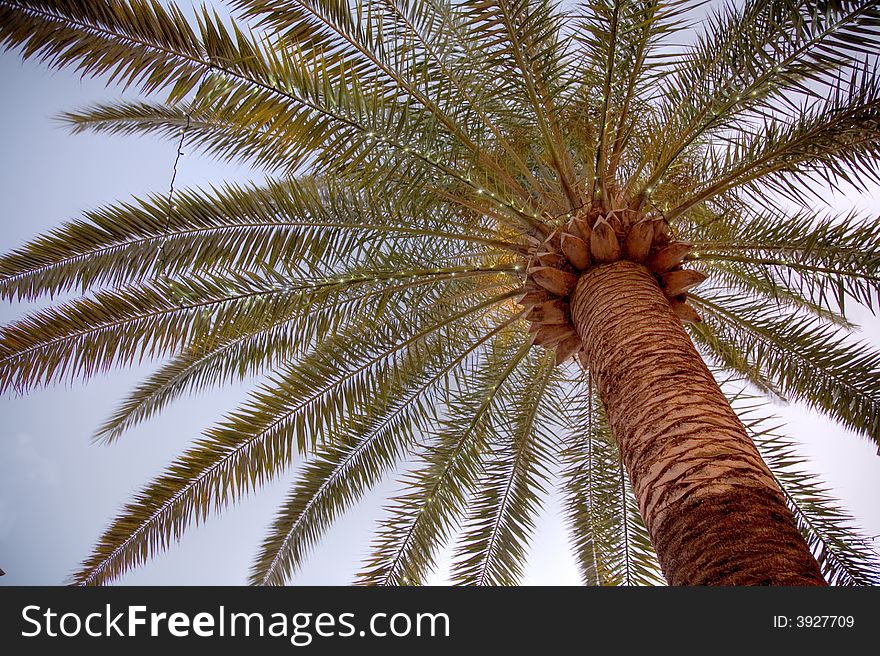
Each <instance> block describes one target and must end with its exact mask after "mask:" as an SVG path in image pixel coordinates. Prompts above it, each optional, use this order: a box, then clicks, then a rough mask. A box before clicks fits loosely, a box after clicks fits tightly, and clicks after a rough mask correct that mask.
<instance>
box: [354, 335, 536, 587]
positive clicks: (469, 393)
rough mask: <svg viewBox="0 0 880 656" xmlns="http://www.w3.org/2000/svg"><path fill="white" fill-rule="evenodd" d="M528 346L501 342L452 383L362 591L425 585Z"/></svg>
mask: <svg viewBox="0 0 880 656" xmlns="http://www.w3.org/2000/svg"><path fill="white" fill-rule="evenodd" d="M502 339H503V342H504V343H503V344H499V343H498V342H499V340H502ZM530 346H531V344H530V341H524V340H523V338H522V336H521V335H517V334H507V335H506V336H504V335H501V336H499V337H498V338H496V340H494V341H493V349H492V351H491V352H490V353H489V354H487V356H486V357H485V358H483V359H482V361H480V362H479V363H478V364H476V365H475V366H474V367H473V371H470V372H468V374H467V376H461V377H460V378H459V379H458V380H456V381H455V385H454V386H452V389H451V390H450V394H451V398H450V400H449V401H448V402H446V403H445V404H444V409H445V411H446V416H445V417H443V420H442V422H441V423H440V425H439V426H438V428H437V429H436V435H435V436H432V439H431V444H430V446H428V447H427V448H424V449H422V453H421V454H420V461H421V462H420V464H419V466H417V469H416V470H415V471H414V472H413V473H411V474H409V475H408V476H407V488H408V491H407V492H405V493H404V494H402V495H400V496H397V497H395V498H394V499H393V500H392V504H393V505H392V507H391V510H390V516H389V517H388V518H387V519H385V520H384V521H383V523H382V528H381V529H380V530H379V532H378V534H377V537H376V538H375V540H374V546H373V553H372V555H371V556H370V557H369V560H368V561H367V563H366V564H365V570H364V571H363V572H361V573H360V574H359V576H358V580H359V582H360V583H362V584H368V585H410V584H418V583H419V582H421V581H422V580H424V577H425V575H426V574H427V573H428V571H429V570H430V568H431V567H432V566H433V563H434V558H435V553H436V550H437V548H438V546H439V545H440V544H441V543H442V541H443V540H444V538H445V537H446V536H448V535H449V533H450V531H451V530H453V528H454V526H455V525H456V524H457V522H458V521H459V519H460V516H461V515H462V513H463V511H464V506H465V503H466V501H467V497H468V496H469V495H470V494H471V493H472V492H473V490H474V486H475V485H476V483H477V480H478V477H479V472H480V470H479V463H480V455H481V453H482V452H483V451H484V450H485V449H486V447H487V444H488V443H489V442H490V441H491V440H497V439H500V436H499V435H498V428H497V425H496V422H497V420H496V419H495V418H494V415H495V413H496V412H500V409H501V408H502V407H503V404H504V402H505V400H509V395H510V394H511V392H510V383H509V381H510V378H511V376H512V375H513V372H514V371H515V369H516V368H517V366H518V365H520V363H521V362H522V361H523V359H524V358H525V357H526V355H527V353H528V351H529V348H530ZM499 364H500V365H501V366H498V365H499Z"/></svg>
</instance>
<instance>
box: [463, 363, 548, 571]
mask: <svg viewBox="0 0 880 656" xmlns="http://www.w3.org/2000/svg"><path fill="white" fill-rule="evenodd" d="M554 366H555V363H554V358H553V354H552V353H549V352H544V353H543V354H541V355H540V356H532V357H530V358H528V359H527V360H525V361H524V362H523V364H522V365H521V366H520V367H519V368H518V369H517V370H516V372H515V373H514V375H513V376H512V377H511V386H512V387H513V389H514V392H513V397H514V398H515V399H517V404H516V405H513V406H511V407H510V408H508V409H507V414H509V416H510V418H509V419H508V420H507V421H506V422H503V423H502V422H499V423H500V424H502V425H501V426H499V428H500V431H499V432H500V437H501V441H500V442H493V443H491V444H489V445H488V448H487V450H486V453H485V454H484V455H483V467H482V472H481V474H480V478H479V482H478V483H477V486H476V492H475V494H474V498H473V500H472V501H471V502H470V504H469V509H468V516H467V518H466V519H465V522H464V527H463V530H462V533H461V536H460V539H459V546H458V548H457V549H456V552H455V562H454V563H453V567H452V574H451V580H452V582H453V583H458V584H463V585H516V584H517V583H518V582H519V580H520V578H521V577H522V566H523V562H524V560H525V557H526V554H527V548H528V542H529V538H530V536H531V534H532V532H533V530H534V518H535V516H536V514H537V513H538V512H539V511H540V509H541V506H542V505H543V497H545V496H546V492H547V490H546V487H545V486H546V484H547V482H548V480H549V477H550V464H551V463H550V462H549V460H548V453H549V452H550V445H551V444H553V442H554V436H553V434H552V426H553V415H554V414H555V413H554V411H553V406H551V407H548V400H549V399H548V397H550V399H552V400H558V399H553V394H552V391H551V389H552V387H555V386H556V384H558V378H559V375H558V374H556V375H554V371H553V370H554ZM557 423H558V422H557ZM505 424H506V425H505Z"/></svg>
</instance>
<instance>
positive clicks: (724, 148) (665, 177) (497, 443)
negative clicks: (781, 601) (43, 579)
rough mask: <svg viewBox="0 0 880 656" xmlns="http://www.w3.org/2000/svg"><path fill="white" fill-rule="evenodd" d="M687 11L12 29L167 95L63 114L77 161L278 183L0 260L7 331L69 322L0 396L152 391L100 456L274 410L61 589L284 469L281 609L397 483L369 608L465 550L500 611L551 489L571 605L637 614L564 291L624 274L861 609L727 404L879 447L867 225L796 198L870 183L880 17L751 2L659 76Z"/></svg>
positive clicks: (384, 8) (405, 4) (205, 448)
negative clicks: (215, 162) (206, 407)
mask: <svg viewBox="0 0 880 656" xmlns="http://www.w3.org/2000/svg"><path fill="white" fill-rule="evenodd" d="M692 4H696V3H689V2H684V1H678V2H677V1H670V2H661V1H659V0H582V1H581V2H579V3H577V4H575V5H573V6H564V7H559V6H556V5H554V4H551V3H547V2H540V1H537V0H461V1H455V2H453V1H449V0H425V1H416V0H412V1H411V0H358V1H357V2H342V1H339V0H237V1H236V2H234V3H233V9H234V11H233V15H234V16H235V18H227V17H223V18H220V17H218V16H217V15H216V14H214V13H213V12H211V11H209V10H203V11H200V12H197V13H195V14H194V15H192V16H190V17H188V15H187V14H186V13H185V12H184V11H182V10H180V9H178V8H177V7H176V6H175V5H159V4H157V3H154V2H148V1H146V0H104V1H102V2H77V1H74V0H0V38H2V41H3V42H4V43H5V45H6V46H7V47H15V48H18V49H19V50H20V51H21V52H22V54H23V55H24V56H26V57H39V58H41V59H43V60H44V61H46V62H48V63H49V64H51V65H52V66H59V67H74V68H76V69H77V70H80V71H82V72H83V73H85V74H88V75H95V76H105V77H108V78H109V79H112V80H114V81H115V82H118V83H121V84H123V85H125V86H131V87H134V88H136V89H139V90H140V91H142V92H145V93H146V94H147V95H148V96H152V95H157V94H160V93H161V94H164V96H163V97H164V102H149V101H132V102H119V103H115V104H106V105H98V106H93V107H90V108H87V109H85V110H82V111H78V112H73V113H69V114H66V115H65V117H64V118H65V120H66V121H67V122H68V123H69V124H70V125H72V126H73V127H74V129H75V130H95V131H104V132H111V133H120V134H139V133H158V134H160V135H164V136H166V137H169V138H172V139H174V140H175V141H176V140H178V139H179V140H180V143H181V144H184V143H186V144H192V145H193V146H194V147H198V148H200V149H202V150H203V151H205V152H207V153H211V154H213V155H216V156H219V157H222V158H229V159H238V160H243V161H247V162H251V163H253V164H255V165H257V166H259V167H262V168H264V169H265V170H267V171H269V172H270V173H271V175H272V178H271V180H269V181H267V182H266V183H264V184H259V185H243V186H235V185H224V186H222V187H218V188H212V189H196V190H184V191H180V190H178V191H175V192H174V193H173V194H172V195H169V196H165V195H156V196H150V197H147V198H145V199H143V200H135V201H131V202H127V203H120V204H117V205H114V206H111V207H107V208H105V209H102V210H99V211H94V212H90V213H88V214H86V216H85V218H84V220H81V221H74V222H70V223H67V224H65V225H64V226H62V227H60V228H59V229H57V230H55V231H53V232H51V233H49V234H47V235H45V236H43V237H40V238H37V239H36V240H34V241H33V242H31V243H30V244H28V245H26V246H24V247H23V248H21V249H19V250H17V251H15V252H13V253H11V254H9V255H7V256H5V257H4V258H3V259H2V260H0V290H2V294H3V295H4V296H5V297H7V298H20V299H35V298H37V297H40V296H43V295H54V294H65V293H68V292H81V293H82V296H80V297H77V298H74V299H73V300H70V301H66V302H57V303H56V304H54V305H52V306H50V307H49V308H48V309H46V310H42V311H38V312H34V313H32V314H30V315H29V316H27V317H25V318H23V319H21V320H19V321H17V322H15V323H12V324H10V325H8V326H6V327H5V328H4V329H3V332H2V336H0V385H2V387H3V388H4V389H10V388H14V389H16V390H26V389H28V388H31V387H33V386H36V385H40V384H44V383H49V382H51V381H56V380H62V379H84V378H87V377H89V376H92V375H94V374H97V373H98V372H101V371H104V370H106V369H108V368H110V367H113V366H121V365H128V364H131V363H134V362H137V361H139V360H141V359H144V358H155V359H163V358H164V360H163V362H162V364H161V366H160V367H159V368H158V370H157V371H156V372H155V373H154V374H153V375H151V376H150V377H149V378H148V379H147V380H146V381H144V382H143V383H142V384H141V385H140V386H138V387H137V388H136V389H135V390H134V391H133V392H132V393H131V394H130V395H129V396H128V397H127V398H126V399H125V400H124V401H123V403H122V404H121V405H120V406H119V408H118V410H117V411H116V412H115V414H114V415H113V416H112V417H110V418H109V419H108V420H107V422H106V423H105V424H104V425H103V426H101V427H100V428H99V430H98V433H97V435H98V437H99V438H100V439H102V440H105V441H108V442H109V441H113V440H115V439H117V438H118V437H120V435H121V434H122V433H123V432H125V430H126V429H128V428H130V427H131V426H133V425H135V424H137V423H138V422H141V421H144V420H146V419H148V418H149V417H150V416H152V415H153V414H155V413H157V412H159V411H161V410H162V408H163V407H165V406H166V405H167V404H168V403H170V402H171V401H173V400H174V399H176V398H177V397H180V396H182V395H184V394H186V393H188V392H191V391H194V390H198V389H203V388H207V387H210V386H214V385H220V384H223V383H226V382H229V381H231V380H234V379H240V378H249V377H252V376H263V377H264V380H263V384H262V385H261V386H260V388H259V389H258V390H257V391H256V392H254V393H253V394H252V395H251V396H250V398H249V399H248V400H247V401H246V402H245V403H244V404H243V405H242V406H241V407H240V408H239V409H237V410H235V411H234V412H232V413H230V414H229V415H227V416H226V418H225V419H223V420H222V421H220V422H219V423H218V424H216V425H215V426H214V427H213V428H211V429H210V430H208V431H206V433H205V435H204V436H203V437H202V439H200V440H199V441H197V442H196V443H195V444H193V445H192V446H191V448H190V449H189V450H187V451H186V452H185V453H183V454H182V455H181V456H180V457H179V459H178V460H177V461H175V462H174V463H172V464H171V465H170V467H169V468H168V469H167V470H166V472H164V473H163V474H162V475H161V476H160V477H158V478H157V479H156V480H155V481H153V482H152V483H150V484H149V485H147V486H146V487H144V488H143V489H142V491H141V492H140V493H139V494H138V495H137V496H136V498H134V499H133V500H132V501H131V502H130V503H129V504H128V505H127V506H126V507H125V508H124V509H123V510H122V511H121V513H120V515H119V516H118V517H117V518H116V520H115V521H114V522H113V523H112V525H111V526H110V528H109V529H107V531H106V532H105V534H104V535H103V537H102V538H101V539H100V541H99V542H98V544H97V546H96V547H95V550H94V552H93V554H92V555H91V556H90V557H89V558H88V559H87V560H86V561H85V563H84V564H83V566H82V568H81V569H80V570H79V571H78V572H77V573H76V575H75V580H76V581H77V582H79V583H87V584H92V583H103V582H108V581H110V580H112V579H113V578H115V577H118V576H119V575H121V574H122V573H124V572H125V571H126V570H127V569H129V568H130V567H132V566H135V565H137V564H139V563H141V562H143V561H145V560H146V559H147V558H149V556H150V555H151V554H152V553H154V552H156V551H157V550H159V549H163V548H165V547H166V546H168V545H169V543H171V542H173V541H174V540H175V539H176V538H178V537H179V536H180V535H181V533H182V532H183V531H184V530H185V528H186V527H187V526H188V525H189V524H191V523H192V522H194V521H200V520H202V519H204V518H205V517H206V516H207V515H208V514H209V513H211V512H213V511H214V510H217V509H221V508H222V507H224V506H225V505H226V504H227V503H228V502H229V501H231V500H234V499H235V498H237V497H239V496H240V495H242V494H245V493H248V492H250V491H252V490H254V489H256V488H258V487H259V486H260V485H261V484H262V483H264V482H265V481H267V480H269V479H271V478H274V477H277V476H279V475H281V474H283V473H284V471H285V469H286V468H287V467H288V466H290V465H291V464H292V463H293V462H295V461H296V460H297V459H298V458H300V457H302V458H303V459H305V460H306V464H305V466H304V469H303V470H302V472H301V474H300V475H299V477H298V478H297V479H296V480H295V481H294V482H293V487H292V489H291V491H290V494H289V497H288V498H287V500H286V502H285V503H284V505H283V507H282V508H281V509H280V511H279V513H278V515H277V518H276V520H275V522H274V524H273V525H272V527H271V528H270V530H269V533H268V536H267V537H266V539H265V541H264V543H263V545H262V548H261V551H260V553H259V555H258V557H257V558H256V561H255V563H254V566H253V570H252V581H253V582H255V583H263V584H265V583H270V584H278V583H283V582H284V581H286V580H287V579H288V578H289V577H290V576H291V575H292V573H293V572H294V571H295V570H296V569H297V567H298V566H299V565H300V564H301V563H302V562H303V560H304V559H305V558H306V557H307V555H308V552H309V550H310V549H312V548H313V547H314V546H315V545H316V543H317V542H318V541H319V539H320V538H321V534H322V533H323V532H324V530H325V529H326V528H327V527H328V526H329V525H330V524H331V523H332V522H333V521H334V519H335V518H337V517H338V516H339V515H340V514H341V513H342V512H344V511H345V510H346V509H347V508H348V507H350V506H351V505H352V504H354V503H356V502H357V501H358V499H359V498H360V497H361V496H362V495H363V494H364V493H365V491H367V490H368V489H369V488H370V487H371V486H373V485H374V484H375V483H376V482H377V481H379V480H381V479H382V478H383V477H385V476H387V475H388V474H389V473H391V472H394V471H397V472H398V473H399V474H400V476H401V480H402V482H403V483H404V485H403V488H402V492H401V493H400V494H399V496H396V497H394V499H392V503H391V505H390V508H389V512H388V516H387V519H386V520H385V521H384V522H383V523H382V525H381V527H380V529H379V531H378V532H377V535H376V538H375V541H374V545H373V552H372V555H371V557H370V558H369V561H368V562H367V563H366V564H365V566H364V571H363V573H362V574H361V576H360V580H361V581H362V582H365V583H384V584H415V583H419V582H421V581H423V580H424V578H425V576H426V575H427V574H428V573H429V572H430V571H431V569H432V567H433V566H434V565H435V559H436V557H437V554H438V552H439V550H440V549H441V548H442V547H443V546H444V545H445V544H446V543H447V542H448V541H450V540H451V539H452V538H453V537H454V536H455V535H456V533H458V534H459V540H458V542H457V546H456V548H455V552H454V559H453V561H454V562H453V566H452V579H453V580H454V581H456V582H461V583H472V584H503V583H515V582H516V581H518V579H519V577H520V575H521V571H522V565H523V562H524V560H525V558H526V554H527V546H528V543H529V540H530V537H531V534H532V531H533V529H534V525H535V517H536V515H537V514H538V513H539V512H540V510H541V507H542V503H543V501H544V499H545V498H546V495H547V492H548V490H549V489H550V488H551V487H556V488H557V489H558V490H559V491H560V492H561V494H562V495H563V499H564V507H565V509H566V516H567V520H568V524H569V528H570V532H571V540H572V544H573V548H574V550H575V553H576V556H577V558H578V562H579V565H580V569H581V572H582V575H583V578H584V581H585V582H587V583H593V584H595V583H600V584H609V583H612V584H613V583H655V582H661V581H662V580H663V579H662V575H661V573H660V567H659V565H658V563H657V560H656V557H655V555H654V551H653V549H652V546H651V540H650V538H649V533H648V531H647V529H646V528H645V525H644V524H643V521H642V517H641V516H640V512H639V502H637V500H636V497H635V496H634V491H633V489H632V484H631V482H630V480H629V479H628V478H627V476H626V475H625V470H624V463H623V462H622V459H621V457H620V454H619V449H618V443H617V439H616V438H617V436H616V435H613V434H612V427H610V426H609V422H608V421H607V419H606V414H605V409H604V408H603V405H602V399H600V397H599V396H598V395H597V391H596V386H595V384H594V380H593V373H592V369H594V368H595V367H593V366H591V360H590V355H589V353H588V351H589V348H586V345H585V342H586V341H587V340H586V337H585V336H584V333H583V330H582V329H581V328H580V327H579V325H573V324H572V321H573V320H572V312H573V310H572V309H571V305H570V301H571V298H570V297H571V295H572V293H573V290H574V288H575V286H576V285H577V284H578V283H577V281H578V279H579V276H580V272H581V271H586V270H589V269H591V267H596V266H599V265H602V264H608V263H613V262H615V261H618V260H621V259H622V260H627V261H631V262H635V263H638V264H639V265H640V266H643V267H645V268H646V269H647V270H648V271H649V272H650V273H651V274H652V275H653V276H654V277H655V279H656V280H657V281H658V285H659V286H660V287H661V288H662V289H664V290H665V292H666V296H667V297H668V299H669V300H668V303H669V306H670V307H671V308H672V310H673V312H674V313H675V315H676V316H678V317H679V318H680V319H681V320H682V321H684V322H685V324H686V326H687V330H688V333H689V335H690V338H691V339H692V340H693V342H694V343H695V344H696V345H697V346H698V348H699V349H700V351H701V353H702V355H703V356H704V358H705V359H706V361H707V362H708V363H710V364H711V366H712V367H713V371H714V372H715V374H716V377H717V378H718V380H719V381H721V382H722V383H723V386H724V389H725V390H726V391H728V392H729V393H730V398H731V402H732V403H733V405H734V407H735V408H736V409H737V410H738V411H739V413H740V417H741V419H742V421H743V424H744V425H745V428H746V429H747V431H748V432H749V435H750V436H751V437H752V439H753V440H754V441H755V443H756V445H757V446H758V448H759V450H760V452H761V455H762V456H763V458H764V460H765V461H766V462H767V464H768V465H769V467H770V469H771V471H772V472H773V476H774V478H775V480H776V482H777V483H778V484H779V485H781V486H782V489H783V491H784V495H785V501H786V503H787V504H788V506H789V508H790V509H791V510H792V512H793V513H794V518H795V520H796V522H797V526H798V528H799V529H800V531H801V533H802V534H803V535H804V536H805V538H806V540H807V543H808V545H809V547H810V549H811V550H812V551H813V553H814V554H815V555H816V556H817V558H818V560H819V564H820V566H821V568H822V573H823V574H824V576H825V578H826V579H828V580H829V581H832V582H837V583H842V584H866V583H875V584H876V583H878V581H880V579H878V566H877V560H876V559H875V556H874V554H873V553H872V551H871V550H870V548H869V547H868V546H867V544H866V543H865V542H864V541H863V540H861V539H860V538H859V537H858V536H857V534H856V533H854V532H853V530H852V529H851V527H850V525H849V523H848V519H847V517H846V515H845V513H843V512H842V511H840V510H839V509H838V508H836V507H835V505H834V503H833V502H832V501H831V500H830V499H829V498H828V497H827V495H826V494H825V492H824V491H823V490H822V488H821V486H820V485H819V484H818V483H817V482H816V481H814V480H813V479H812V478H810V477H807V476H805V475H803V474H802V473H800V471H799V470H798V468H797V467H798V459H797V458H796V457H795V456H794V454H793V451H792V444H791V442H790V441H788V440H787V439H786V438H784V437H782V436H780V435H778V434H776V433H774V432H773V431H770V430H768V429H767V428H766V426H765V423H764V422H763V421H762V419H761V411H760V409H759V401H758V399H757V397H753V396H749V395H748V393H747V392H744V391H742V390H743V389H744V387H743V385H744V384H749V385H750V386H751V389H755V388H757V389H758V390H760V392H762V393H763V394H765V395H769V396H771V397H778V396H782V397H787V398H792V399H796V400H798V401H801V402H804V403H806V404H808V405H810V406H812V407H814V408H816V409H818V410H820V411H821V412H823V413H825V414H827V415H828V416H830V417H832V418H833V419H835V420H837V421H838V422H840V423H841V424H843V425H845V426H846V427H848V428H850V429H852V430H853V431H855V432H857V433H859V434H861V435H863V436H865V437H867V438H868V439H871V440H874V441H877V440H878V438H880V355H878V354H877V353H876V352H875V351H873V350H871V349H870V348H869V347H868V346H866V345H863V344H856V343H853V342H852V340H849V339H848V338H847V332H848V331H849V330H850V329H851V328H852V324H851V323H850V322H849V321H848V320H847V319H846V317H845V315H844V309H845V302H846V301H847V300H849V301H850V302H852V300H853V299H855V300H856V301H858V302H861V303H863V304H865V305H868V306H869V307H871V308H872V309H873V307H874V306H875V303H876V302H877V294H878V291H880V277H878V276H880V255H878V246H877V245H878V240H880V222H878V221H876V220H866V219H863V218H860V217H858V216H855V215H847V216H837V215H835V214H834V213H833V212H816V211H815V210H813V209H812V205H813V204H814V201H815V200H816V198H817V197H819V196H820V195H821V194H819V193H817V192H816V189H817V187H816V181H819V182H821V183H822V185H823V186H825V187H828V186H832V187H833V186H835V185H838V184H840V183H848V184H851V185H855V186H856V187H859V186H860V185H862V184H863V183H864V182H865V181H866V180H873V181H876V180H877V179H878V176H877V161H878V155H880V77H878V75H877V72H876V70H875V64H876V52H877V48H878V45H880V10H878V8H877V6H876V3H874V2H869V1H852V2H848V1H842V2H836V3H835V2H829V3H817V2H806V1H797V0H785V1H782V0H769V1H764V0H754V1H749V2H745V3H743V4H742V6H738V7H734V6H731V7H723V8H721V9H719V10H718V11H717V12H716V13H715V14H713V15H712V16H711V17H710V18H709V19H708V20H707V21H706V22H705V23H703V25H702V31H701V33H700V34H699V36H698V37H697V38H696V40H695V41H694V43H693V44H692V45H690V46H687V47H676V46H675V41H676V38H677V37H678V36H680V35H681V33H682V32H681V30H682V29H684V28H685V27H686V26H687V19H688V17H689V14H688V11H689V10H690V9H691V7H690V5H692ZM704 278H707V281H706V282H704V283H703V284H702V285H700V286H699V288H698V289H694V287H695V286H696V285H697V284H698V283H700V282H701V281H702V280H703V279H704ZM574 324H577V321H574ZM595 357H600V356H598V355H595ZM606 402H607V401H606Z"/></svg>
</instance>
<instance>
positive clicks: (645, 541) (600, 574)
mask: <svg viewBox="0 0 880 656" xmlns="http://www.w3.org/2000/svg"><path fill="white" fill-rule="evenodd" d="M580 382H581V384H580V385H578V386H577V387H576V388H575V389H576V390H578V392H579V393H577V394H574V393H572V395H571V401H572V402H571V405H572V408H571V411H570V413H569V416H568V420H569V430H568V439H567V441H566V442H565V445H564V449H563V450H562V452H561V454H560V460H561V462H562V464H563V468H562V471H561V474H560V478H559V486H560V492H561V493H562V495H563V504H564V512H565V518H566V522H567V524H568V530H569V534H570V540H571V544H572V549H573V551H574V555H575V558H576V561H577V564H578V567H579V569H580V573H581V579H582V580H583V582H584V583H585V584H587V585H656V584H658V583H662V581H663V578H662V574H661V573H660V565H659V563H658V562H657V557H656V555H655V554H654V550H653V547H652V546H651V541H650V539H649V538H648V533H647V529H646V528H645V526H644V524H643V522H642V520H641V517H640V516H639V512H638V505H637V503H636V501H635V498H634V497H633V493H632V489H631V486H630V483H629V480H628V479H627V476H626V472H625V471H624V468H623V463H622V462H621V460H620V455H619V453H618V451H617V446H616V444H615V443H614V439H613V437H612V436H611V429H610V427H609V426H608V422H607V420H606V419H605V415H604V412H603V411H602V409H601V403H600V402H599V400H598V398H596V396H595V391H594V390H593V389H592V386H591V385H587V384H584V381H583V380H581V381H580Z"/></svg>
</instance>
